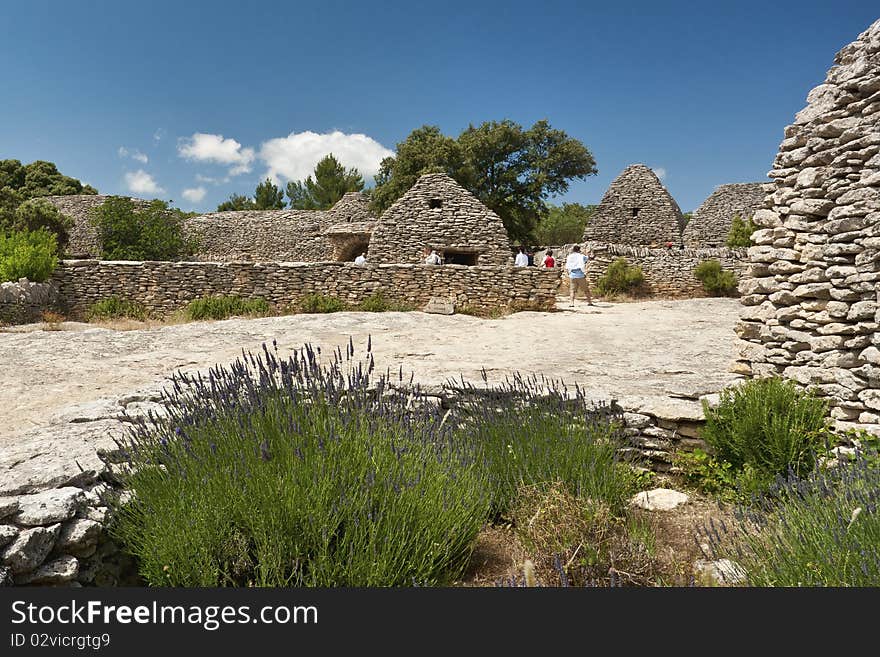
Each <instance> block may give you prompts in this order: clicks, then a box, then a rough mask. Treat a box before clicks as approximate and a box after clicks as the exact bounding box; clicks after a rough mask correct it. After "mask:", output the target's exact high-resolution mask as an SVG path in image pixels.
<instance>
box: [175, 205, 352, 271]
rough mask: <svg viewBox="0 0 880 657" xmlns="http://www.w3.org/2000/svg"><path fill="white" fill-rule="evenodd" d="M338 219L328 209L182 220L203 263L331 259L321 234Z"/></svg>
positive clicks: (216, 214)
mask: <svg viewBox="0 0 880 657" xmlns="http://www.w3.org/2000/svg"><path fill="white" fill-rule="evenodd" d="M336 221H337V219H336V217H335V216H334V215H332V214H331V212H330V211H329V210H327V211H321V210H237V211H229V212H211V213H209V214H203V215H199V216H197V217H192V218H190V219H187V220H186V222H185V223H184V231H185V232H186V234H187V235H188V236H190V237H192V238H194V239H195V240H196V243H197V245H198V246H197V249H196V255H195V257H194V260H198V261H203V262H228V261H250V262H260V261H263V262H272V261H282V262H285V261H286V262H318V261H321V260H332V259H333V246H332V245H331V243H330V240H329V239H328V238H327V237H326V236H325V235H324V231H325V230H326V229H327V228H328V227H330V226H331V225H333V224H334V223H336Z"/></svg>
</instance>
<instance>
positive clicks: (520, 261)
mask: <svg viewBox="0 0 880 657" xmlns="http://www.w3.org/2000/svg"><path fill="white" fill-rule="evenodd" d="M513 266H514V267H528V266H529V256H528V255H527V254H526V250H525V248H523V247H519V253H517V254H516V259H515V260H514V261H513Z"/></svg>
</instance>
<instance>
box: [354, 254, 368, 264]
mask: <svg viewBox="0 0 880 657" xmlns="http://www.w3.org/2000/svg"><path fill="white" fill-rule="evenodd" d="M354 264H356V265H360V266H363V265H365V264H367V254H366V253H361V254H360V255H359V256H358V257H357V258H355V259H354Z"/></svg>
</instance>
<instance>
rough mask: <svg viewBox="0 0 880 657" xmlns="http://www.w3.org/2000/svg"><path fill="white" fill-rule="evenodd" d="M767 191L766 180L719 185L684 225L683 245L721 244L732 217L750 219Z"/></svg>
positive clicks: (703, 245) (695, 246) (693, 246)
mask: <svg viewBox="0 0 880 657" xmlns="http://www.w3.org/2000/svg"><path fill="white" fill-rule="evenodd" d="M771 191H773V190H772V185H769V184H768V183H759V182H755V183H731V184H729V185H719V186H718V187H716V188H715V191H714V192H712V193H711V194H710V195H709V197H708V198H707V199H706V200H705V201H703V204H702V205H700V207H698V208H697V209H696V210H695V211H694V215H693V217H691V220H690V221H689V222H688V224H687V226H685V228H684V233H683V234H682V238H683V240H684V245H685V246H687V247H691V248H695V249H699V248H717V247H721V246H725V244H726V243H727V235H728V234H729V233H730V227H731V225H732V224H733V218H734V216H738V217H740V218H742V219H751V218H752V217H753V216H754V214H755V211H756V210H758V209H760V208H761V207H762V206H763V204H764V197H766V196H767V194H768V193H770V192H771Z"/></svg>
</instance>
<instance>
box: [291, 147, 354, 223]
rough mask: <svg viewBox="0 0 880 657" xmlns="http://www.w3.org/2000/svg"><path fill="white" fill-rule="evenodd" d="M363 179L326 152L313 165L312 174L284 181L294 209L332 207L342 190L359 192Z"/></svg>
mask: <svg viewBox="0 0 880 657" xmlns="http://www.w3.org/2000/svg"><path fill="white" fill-rule="evenodd" d="M363 188H364V179H363V176H361V174H360V173H358V170H357V169H355V168H354V167H352V168H350V169H348V170H346V169H345V167H343V166H342V163H341V162H340V161H339V160H337V159H336V158H335V157H333V153H330V154H328V155H327V156H326V157H324V158H323V159H321V161H320V162H318V164H317V165H315V178H314V180H313V179H312V177H311V176H309V177H308V178H306V179H305V182H300V181H298V180H295V181H291V182H289V183H287V197H288V198H289V199H290V207H292V208H296V209H298V210H327V209H329V208H332V207H333V206H334V205H335V204H336V202H337V201H339V199H341V198H342V196H343V195H344V194H345V193H346V192H359V191H361V190H363Z"/></svg>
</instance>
